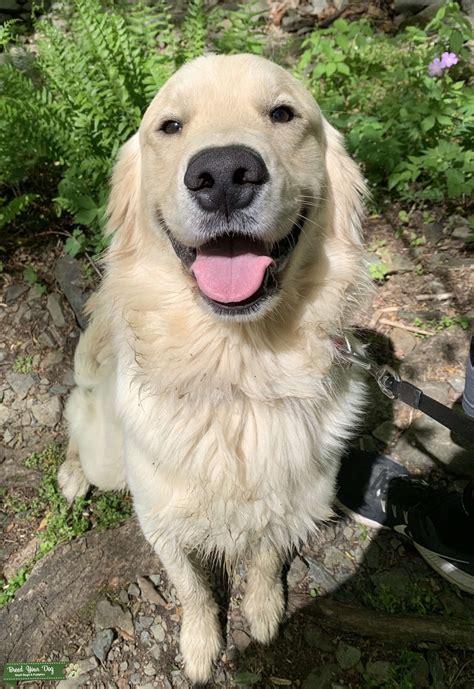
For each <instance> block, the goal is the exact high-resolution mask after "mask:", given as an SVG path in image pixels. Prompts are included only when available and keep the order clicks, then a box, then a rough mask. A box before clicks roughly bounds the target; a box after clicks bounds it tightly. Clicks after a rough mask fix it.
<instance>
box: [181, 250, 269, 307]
mask: <svg viewBox="0 0 474 689" xmlns="http://www.w3.org/2000/svg"><path fill="white" fill-rule="evenodd" d="M272 262H273V261H272V259H271V258H270V256H266V255H265V252H264V248H263V245H260V244H258V243H256V242H252V241H250V240H248V239H245V238H243V237H242V238H239V239H236V238H233V239H231V238H224V239H220V240H218V241H216V242H211V243H209V244H206V245H205V246H203V247H200V248H199V249H198V252H197V257H196V260H195V261H194V263H193V265H192V266H191V270H192V272H193V273H194V275H195V277H196V280H197V283H198V285H199V289H200V290H201V292H203V293H204V294H205V295H206V296H208V297H209V298H210V299H213V300H214V301H219V302H221V303H223V304H231V303H235V302H239V301H244V300H245V299H249V297H251V296H252V295H253V294H255V292H256V291H257V290H258V289H259V287H260V286H261V284H262V282H263V278H264V277H265V271H266V269H267V268H268V266H269V265H270V264H271V263H272Z"/></svg>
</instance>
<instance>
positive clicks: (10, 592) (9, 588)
mask: <svg viewBox="0 0 474 689" xmlns="http://www.w3.org/2000/svg"><path fill="white" fill-rule="evenodd" d="M28 574H29V569H28V567H22V568H21V569H19V570H18V572H17V573H16V574H15V576H13V577H11V579H9V580H8V582H2V581H1V580H0V587H1V590H0V608H2V607H3V606H4V605H6V604H7V603H9V602H10V601H11V599H12V598H13V596H14V595H15V593H16V591H17V590H18V589H19V588H20V586H23V584H24V583H25V581H26V580H27V579H28ZM2 584H3V585H2Z"/></svg>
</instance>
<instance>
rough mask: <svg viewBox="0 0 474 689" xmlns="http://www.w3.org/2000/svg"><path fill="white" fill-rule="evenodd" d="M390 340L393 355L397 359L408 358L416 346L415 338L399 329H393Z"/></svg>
mask: <svg viewBox="0 0 474 689" xmlns="http://www.w3.org/2000/svg"><path fill="white" fill-rule="evenodd" d="M390 339H391V340H392V342H393V348H394V350H395V354H396V355H397V357H399V358H404V357H406V356H408V354H410V353H411V352H412V351H413V350H414V349H415V347H416V345H417V344H418V340H417V338H416V337H415V336H414V335H413V334H412V333H409V332H408V331H406V330H402V329H401V328H393V330H392V332H391V334H390Z"/></svg>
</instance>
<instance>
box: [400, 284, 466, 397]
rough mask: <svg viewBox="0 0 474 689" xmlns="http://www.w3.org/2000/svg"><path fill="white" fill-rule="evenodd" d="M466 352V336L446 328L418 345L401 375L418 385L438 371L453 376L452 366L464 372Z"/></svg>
mask: <svg viewBox="0 0 474 689" xmlns="http://www.w3.org/2000/svg"><path fill="white" fill-rule="evenodd" d="M443 291H446V290H445V289H444V290H443ZM468 350H469V339H468V334H466V333H465V332H464V331H463V330H461V329H460V328H447V329H446V330H443V331H441V332H439V333H437V334H436V335H433V336H432V337H429V338H427V339H425V340H423V341H422V342H420V343H419V344H418V346H417V347H416V349H415V350H414V351H412V352H411V353H410V354H409V355H408V356H407V357H406V358H405V361H404V362H403V365H402V367H401V375H402V377H405V378H409V379H410V380H416V381H418V384H419V382H420V381H421V380H423V379H425V378H434V377H438V376H439V371H441V370H443V369H444V368H446V369H448V370H449V369H451V372H450V373H449V375H453V373H452V367H453V365H458V366H460V367H462V370H464V367H465V364H466V361H467V354H468ZM434 374H436V375H434ZM439 377H441V376H439ZM442 377H443V379H444V378H445V376H442ZM446 377H447V376H446ZM421 387H423V386H421Z"/></svg>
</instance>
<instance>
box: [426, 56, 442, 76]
mask: <svg viewBox="0 0 474 689" xmlns="http://www.w3.org/2000/svg"><path fill="white" fill-rule="evenodd" d="M443 69H444V65H442V64H441V60H440V59H439V57H435V59H434V60H433V62H430V64H429V65H428V74H429V75H430V77H440V76H441V75H442V73H443Z"/></svg>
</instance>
